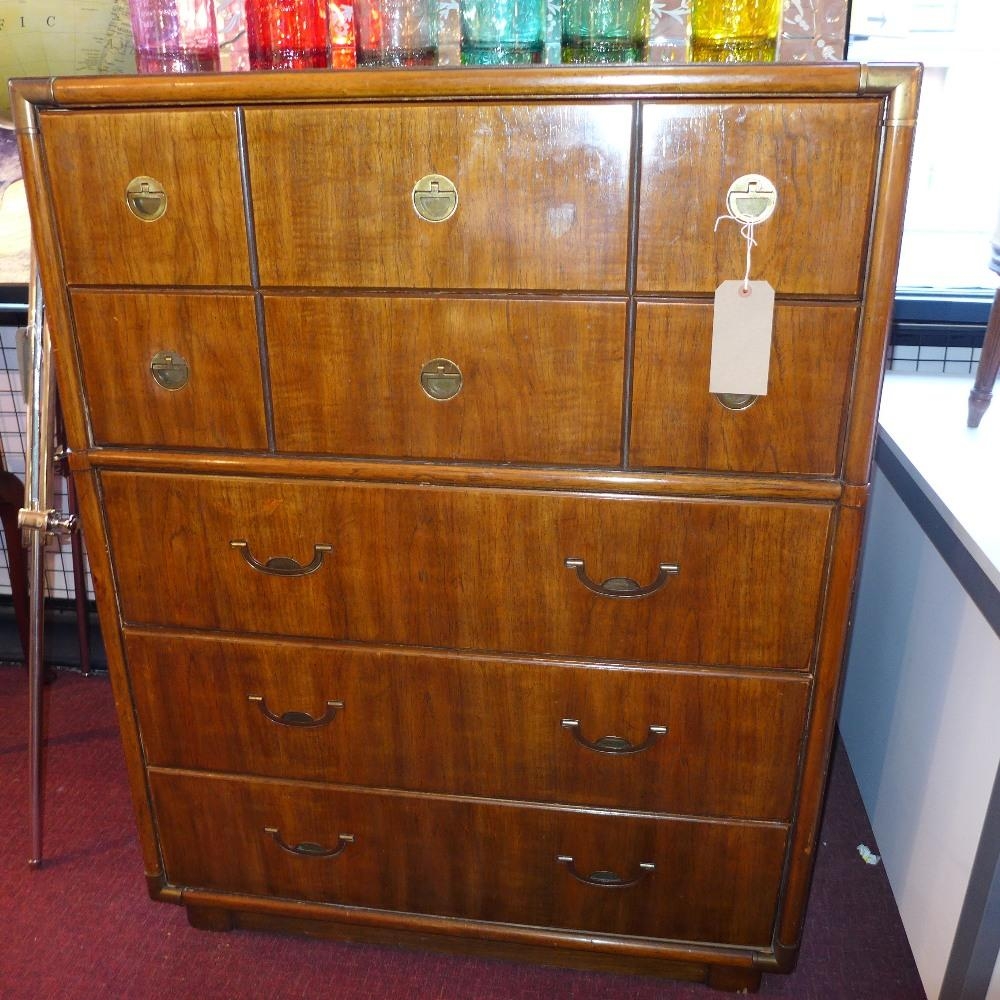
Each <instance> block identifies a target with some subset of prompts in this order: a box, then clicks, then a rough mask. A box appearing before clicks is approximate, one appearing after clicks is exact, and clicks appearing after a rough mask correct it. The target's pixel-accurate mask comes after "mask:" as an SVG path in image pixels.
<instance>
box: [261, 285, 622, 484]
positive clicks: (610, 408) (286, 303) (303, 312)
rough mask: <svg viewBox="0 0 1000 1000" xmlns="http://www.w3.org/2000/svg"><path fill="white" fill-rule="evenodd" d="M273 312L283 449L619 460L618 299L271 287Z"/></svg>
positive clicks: (271, 339)
mask: <svg viewBox="0 0 1000 1000" xmlns="http://www.w3.org/2000/svg"><path fill="white" fill-rule="evenodd" d="M265 316H266V321H267V342H268V357H269V361H270V371H271V386H272V392H273V398H274V423H275V434H276V438H277V445H278V448H279V450H283V451H289V452H307V453H308V452H327V453H333V454H340V455H367V456H389V457H397V456H399V457H405V458H427V459H473V460H482V461H498V462H525V463H531V462H538V463H548V464H577V465H588V466H592V465H604V466H607V465H612V464H617V462H618V461H619V460H620V447H621V445H620V440H621V407H622V383H623V370H624V351H625V305H624V303H622V302H618V303H614V302H575V303H574V302H553V301H544V300H515V301H512V302H499V301H495V300H484V299H447V300H442V299H401V298H369V297H366V298H359V297H333V298H310V297H298V296H295V297H286V296H269V297H267V298H266V299H265ZM540 427H544V428H545V433H544V434H540V433H539V428H540Z"/></svg>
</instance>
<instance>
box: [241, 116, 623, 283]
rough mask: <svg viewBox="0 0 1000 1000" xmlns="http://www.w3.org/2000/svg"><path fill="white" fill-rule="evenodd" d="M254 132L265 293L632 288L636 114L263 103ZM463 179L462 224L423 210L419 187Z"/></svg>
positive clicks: (250, 125) (457, 184) (250, 134)
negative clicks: (417, 202) (285, 288)
mask: <svg viewBox="0 0 1000 1000" xmlns="http://www.w3.org/2000/svg"><path fill="white" fill-rule="evenodd" d="M246 128H247V139H248V146H249V158H250V176H251V188H252V190H253V198H254V219H255V223H256V234H257V245H258V254H259V260H260V278H261V281H262V283H263V284H264V285H265V286H267V285H272V286H273V285H301V286H309V287H316V286H321V285H329V286H338V287H363V288H371V287H403V288H438V289H440V288H511V289H528V290H530V289H546V288H547V289H580V290H593V291H612V292H618V293H622V292H623V291H624V290H625V272H626V258H627V248H628V238H627V229H628V207H627V206H628V189H629V173H630V162H631V143H632V108H631V106H630V105H628V104H624V103H620V104H601V105H597V104H591V105H565V104H564V105H559V104H535V105H532V106H528V105H525V104H510V105H495V104H481V105H473V104H450V105H447V104H438V105H413V104H410V105H399V104H397V105H382V106H374V107H372V106H368V107H361V106H354V107H313V108H302V107H298V108H290V107H275V108H253V109H250V110H248V111H247V113H246ZM345 137H351V138H350V140H349V141H344V138H345ZM425 179H426V180H425ZM449 181H450V182H451V183H452V184H453V185H454V188H455V192H456V194H455V197H456V204H457V207H455V206H450V207H454V212H453V214H452V215H451V216H450V217H448V218H445V219H444V220H443V221H433V220H428V219H426V218H423V217H421V216H420V215H418V214H417V211H416V209H415V206H414V189H415V188H416V189H418V191H419V190H424V191H425V196H430V197H434V192H435V191H437V192H438V194H437V197H439V198H446V196H447V194H448V188H447V182H449ZM434 185H437V188H435V187H434ZM418 198H419V196H418ZM442 214H443V213H442Z"/></svg>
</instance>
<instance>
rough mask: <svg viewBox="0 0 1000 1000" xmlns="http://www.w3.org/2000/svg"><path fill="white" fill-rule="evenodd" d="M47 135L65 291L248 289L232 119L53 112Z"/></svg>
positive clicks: (212, 114) (222, 115)
mask: <svg viewBox="0 0 1000 1000" xmlns="http://www.w3.org/2000/svg"><path fill="white" fill-rule="evenodd" d="M42 131H43V134H44V136H45V153H46V161H47V163H48V169H49V177H50V184H51V190H52V200H53V203H54V205H55V213H56V220H57V222H58V225H59V236H60V239H61V246H62V252H63V260H64V263H65V269H66V280H67V282H68V283H69V284H71V285H111V284H114V285H248V284H249V283H250V256H249V252H248V246H247V232H246V223H245V219H244V211H243V186H242V182H241V179H240V167H239V152H238V151H239V142H238V139H237V134H236V112H235V111H233V110H225V109H220V110H218V111H185V112H178V111H143V112H131V111H103V112H75V111H74V112H72V113H70V114H68V113H66V112H63V111H57V112H51V113H44V114H43V115H42ZM161 211H162V214H158V213H160V212H161Z"/></svg>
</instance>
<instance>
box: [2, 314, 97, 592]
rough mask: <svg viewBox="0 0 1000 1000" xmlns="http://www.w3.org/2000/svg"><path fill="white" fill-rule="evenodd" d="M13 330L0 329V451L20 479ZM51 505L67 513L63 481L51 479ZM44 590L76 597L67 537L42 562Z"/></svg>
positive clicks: (21, 417)
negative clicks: (0, 448)
mask: <svg viewBox="0 0 1000 1000" xmlns="http://www.w3.org/2000/svg"><path fill="white" fill-rule="evenodd" d="M15 338H16V327H13V326H0V354H2V362H3V364H2V368H0V445H2V448H3V463H4V468H6V469H7V470H8V471H9V472H13V473H14V474H15V475H16V476H19V477H21V478H22V479H23V477H24V469H25V405H24V396H23V393H22V389H21V373H20V370H19V368H18V364H17V349H16V346H15ZM52 484H53V493H54V506H55V508H56V509H57V510H60V511H63V512H65V511H67V509H68V504H67V496H66V480H65V479H63V478H62V477H61V476H54V477H53V480H52ZM0 546H2V552H0V595H4V594H10V592H11V589H10V563H9V559H8V556H7V540H6V538H4V537H3V536H2V533H0ZM84 567H85V576H86V585H87V597H88V599H90V600H93V596H94V594H93V585H92V582H91V578H90V567H89V565H87V563H86V561H85V562H84ZM45 589H46V594H47V595H48V596H49V597H52V598H56V599H60V598H65V599H72V598H73V597H74V596H75V594H76V584H75V580H74V576H73V561H72V558H71V555H70V542H69V539H68V538H65V539H61V540H53V541H52V542H51V543H50V544H49V546H48V549H47V552H46V560H45Z"/></svg>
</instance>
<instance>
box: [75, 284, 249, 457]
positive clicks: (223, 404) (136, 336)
mask: <svg viewBox="0 0 1000 1000" xmlns="http://www.w3.org/2000/svg"><path fill="white" fill-rule="evenodd" d="M72 298H73V314H74V319H75V321H76V332H77V339H78V342H79V344H80V363H81V365H82V367H83V381H84V386H85V388H86V392H87V403H88V406H89V410H90V421H91V428H92V431H93V436H94V442H95V443H96V444H133V445H145V446H155V445H162V446H175V447H192V448H238V449H247V450H253V449H257V450H264V449H266V448H267V426H266V423H265V417H264V390H263V384H262V380H261V367H260V354H259V348H258V340H257V321H256V314H255V311H254V301H253V298H252V296H250V295H233V294H231V295H225V294H216V295H207V294H200V295H199V294H184V295H179V294H168V293H156V294H148V293H142V292H116V293H107V292H91V291H76V292H74V293H73V296H72ZM178 383H179V384H178Z"/></svg>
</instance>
